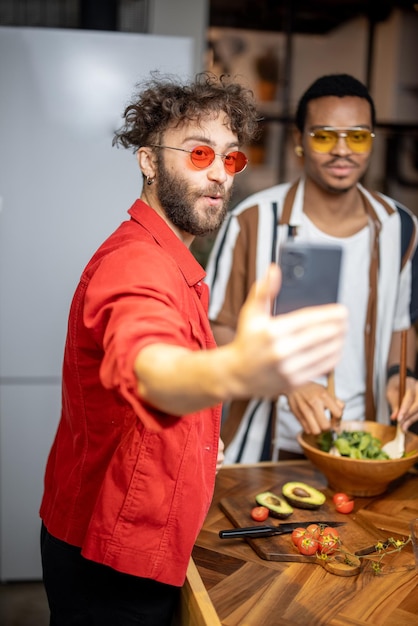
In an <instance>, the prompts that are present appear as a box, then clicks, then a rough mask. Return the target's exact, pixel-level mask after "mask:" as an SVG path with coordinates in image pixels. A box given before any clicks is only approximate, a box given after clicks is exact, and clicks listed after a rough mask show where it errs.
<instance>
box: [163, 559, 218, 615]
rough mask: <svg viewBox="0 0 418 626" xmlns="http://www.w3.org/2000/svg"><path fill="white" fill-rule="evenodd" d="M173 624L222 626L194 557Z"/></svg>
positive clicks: (190, 562)
mask: <svg viewBox="0 0 418 626" xmlns="http://www.w3.org/2000/svg"><path fill="white" fill-rule="evenodd" d="M172 626H222V624H221V622H220V620H219V617H218V614H217V613H216V611H215V607H214V606H213V604H212V600H211V599H210V597H209V594H208V592H207V590H206V587H205V585H204V584H203V581H202V579H201V577H200V574H199V572H198V570H197V567H196V565H195V562H194V561H193V559H192V558H190V561H189V566H188V568H187V576H186V581H185V583H184V585H183V587H182V590H181V594H180V606H179V610H178V612H177V615H176V617H175V619H174V621H173V624H172Z"/></svg>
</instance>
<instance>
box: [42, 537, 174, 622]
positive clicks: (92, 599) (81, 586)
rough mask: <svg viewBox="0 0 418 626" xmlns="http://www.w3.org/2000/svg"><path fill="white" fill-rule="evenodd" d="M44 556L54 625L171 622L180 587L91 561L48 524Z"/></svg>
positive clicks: (43, 550) (44, 573) (43, 538)
mask: <svg viewBox="0 0 418 626" xmlns="http://www.w3.org/2000/svg"><path fill="white" fill-rule="evenodd" d="M41 554H42V568H43V580H44V585H45V590H46V594H47V597H48V603H49V608H50V611H51V620H50V626H170V624H171V621H172V617H173V614H174V611H175V609H176V606H177V602H178V599H179V594H180V588H179V587H172V586H171V585H164V584H162V583H158V582H156V581H154V580H150V579H147V578H138V577H136V576H130V575H128V574H121V573H120V572H117V571H116V570H113V569H111V568H110V567H106V566H105V565H101V564H99V563H94V562H93V561H89V560H88V559H85V558H84V557H82V556H81V550H80V549H79V548H76V547H74V546H71V545H69V544H67V543H65V542H63V541H60V540H59V539H56V538H55V537H53V536H52V535H51V534H50V533H48V531H47V530H46V528H45V526H44V525H42V529H41Z"/></svg>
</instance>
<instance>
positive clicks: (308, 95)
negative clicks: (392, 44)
mask: <svg viewBox="0 0 418 626" xmlns="http://www.w3.org/2000/svg"><path fill="white" fill-rule="evenodd" d="M326 96H337V97H338V98H344V97H345V96H357V97H358V98H364V99H365V100H367V102H368V103H369V104H370V109H371V117H372V128H374V126H375V123H376V110H375V106H374V102H373V98H372V97H371V95H370V93H369V90H368V89H367V87H366V85H364V84H363V83H362V82H360V81H359V80H357V78H354V76H350V75H349V74H329V75H327V76H321V77H320V78H318V79H317V80H316V81H315V82H313V83H312V85H311V86H310V87H308V89H307V90H306V91H305V93H304V94H303V95H302V97H301V98H300V100H299V103H298V106H297V109H296V115H295V123H296V126H297V128H298V129H299V130H300V131H301V132H303V130H304V128H305V122H306V111H307V107H308V103H309V102H310V101H311V100H315V99H316V98H323V97H326Z"/></svg>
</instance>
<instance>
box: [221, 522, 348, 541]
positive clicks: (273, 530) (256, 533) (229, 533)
mask: <svg viewBox="0 0 418 626" xmlns="http://www.w3.org/2000/svg"><path fill="white" fill-rule="evenodd" d="M309 524H321V525H322V526H334V527H336V526H344V525H345V524H346V522H326V521H322V520H320V521H319V522H318V521H314V522H291V523H285V524H278V525H277V526H246V527H243V528H228V530H220V531H219V537H220V538H221V539H238V538H240V537H248V538H251V539H259V538H261V537H273V535H284V534H286V533H291V532H293V531H294V530H295V528H306V527H307V526H309Z"/></svg>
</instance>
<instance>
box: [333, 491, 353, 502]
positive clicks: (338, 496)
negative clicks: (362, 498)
mask: <svg viewBox="0 0 418 626" xmlns="http://www.w3.org/2000/svg"><path fill="white" fill-rule="evenodd" d="M349 499H350V496H348V495H347V494H346V493H334V495H333V496H332V501H333V503H334V504H340V503H341V502H348V501H349Z"/></svg>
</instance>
